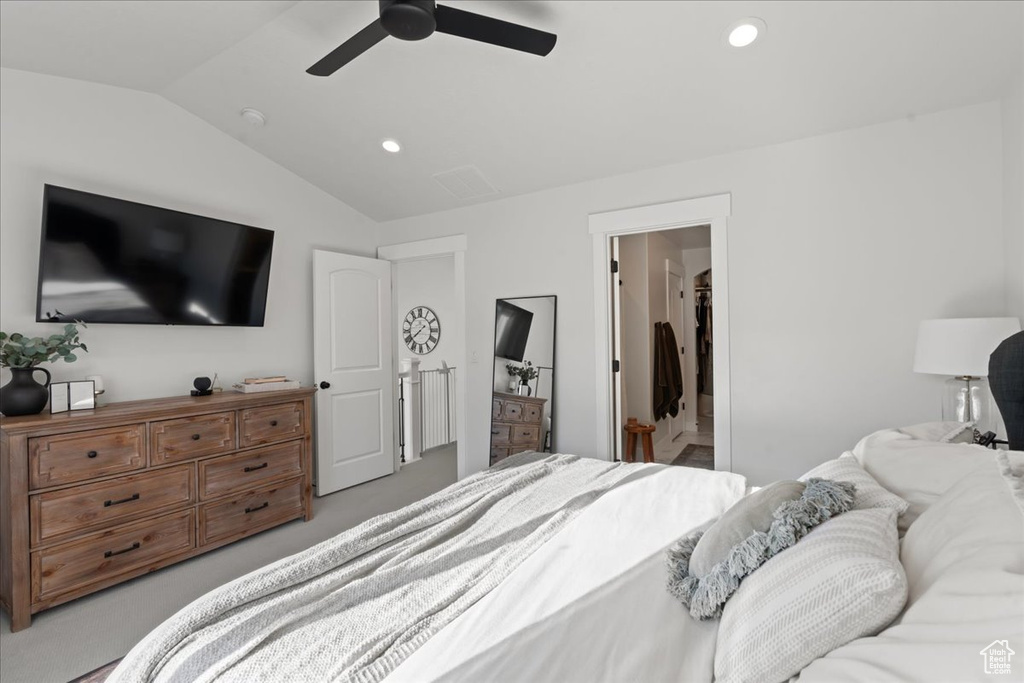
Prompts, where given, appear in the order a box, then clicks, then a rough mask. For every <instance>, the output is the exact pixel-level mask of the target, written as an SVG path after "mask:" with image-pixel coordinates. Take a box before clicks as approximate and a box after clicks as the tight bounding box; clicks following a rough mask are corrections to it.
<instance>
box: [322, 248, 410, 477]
mask: <svg viewBox="0 0 1024 683" xmlns="http://www.w3.org/2000/svg"><path fill="white" fill-rule="evenodd" d="M391 326H392V321H391V262H390V261H381V260H378V259H372V258H363V257H360V256H351V255H349V254H338V253H335V252H331V251H317V250H314V252H313V369H314V371H315V373H316V375H315V376H316V382H317V384H319V385H320V391H318V392H317V396H316V416H317V430H316V439H317V441H316V443H317V459H316V460H317V476H316V494H317V495H318V496H323V495H326V494H328V493H332V492H334V491H337V490H339V489H343V488H348V487H349V486H355V485H356V484H361V483H362V482H364V481H369V480H370V479H376V478H378V477H383V476H385V475H388V474H392V473H393V472H394V471H395V440H394V394H395V383H396V382H397V381H398V379H397V375H396V374H395V370H394V359H393V357H392V338H391Z"/></svg>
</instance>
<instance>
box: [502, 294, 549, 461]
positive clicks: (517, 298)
mask: <svg viewBox="0 0 1024 683" xmlns="http://www.w3.org/2000/svg"><path fill="white" fill-rule="evenodd" d="M523 299H551V301H552V304H553V306H552V308H553V316H554V320H553V321H552V323H551V368H550V370H551V398H550V399H549V401H550V406H551V408H550V415H551V450H550V451H538V452H539V453H545V452H550V453H557V452H558V451H557V450H556V449H555V386H556V385H555V368H556V367H558V295H557V294H537V295H534V296H500V297H497V298H495V299H494V326H493V331H492V333H491V392H490V393H491V400H492V401H493V400H494V392H495V389H494V361H495V360H496V359H497V356H495V355H494V351H495V347H496V346H497V345H498V302H499V301H522V300H523ZM535 367H539V366H535ZM538 379H540V378H539V377H538ZM490 429H491V430H493V429H494V412H493V411H492V412H491V423H490ZM543 447H544V444H543V442H542V443H541V448H543ZM490 449H491V441H490V435H489V436H488V440H487V453H488V456H487V462H488V467H490V466H491V465H490Z"/></svg>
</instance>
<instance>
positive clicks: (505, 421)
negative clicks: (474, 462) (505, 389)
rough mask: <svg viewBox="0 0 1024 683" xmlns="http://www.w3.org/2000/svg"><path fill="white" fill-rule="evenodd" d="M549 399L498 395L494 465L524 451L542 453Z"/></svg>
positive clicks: (493, 416)
mask: <svg viewBox="0 0 1024 683" xmlns="http://www.w3.org/2000/svg"><path fill="white" fill-rule="evenodd" d="M546 402H547V399H545V398H533V397H530V396H516V395H515V394H503V393H500V392H494V396H493V398H492V400H491V464H492V465H493V464H494V463H496V462H498V461H499V460H501V459H503V458H507V457H508V456H510V455H515V454H516V453H522V452H523V451H539V450H542V448H543V439H544V404H545V403H546Z"/></svg>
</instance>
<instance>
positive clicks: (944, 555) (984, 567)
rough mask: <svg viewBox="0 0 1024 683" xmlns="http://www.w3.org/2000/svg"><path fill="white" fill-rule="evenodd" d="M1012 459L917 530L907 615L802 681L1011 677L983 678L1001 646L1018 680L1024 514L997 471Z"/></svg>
mask: <svg viewBox="0 0 1024 683" xmlns="http://www.w3.org/2000/svg"><path fill="white" fill-rule="evenodd" d="M1005 456H1010V460H1012V456H1013V454H1012V453H1010V454H1006V453H1002V454H999V455H998V456H997V457H996V458H994V459H990V460H986V461H985V463H984V464H983V465H982V466H981V467H979V468H978V469H976V470H974V472H972V473H971V474H969V475H967V476H966V477H964V479H963V480H962V481H960V482H958V483H957V484H956V485H955V486H953V487H952V488H951V489H950V490H949V491H948V492H947V493H946V494H945V495H943V496H941V497H940V499H939V500H937V501H936V502H935V503H934V504H933V505H932V506H931V507H929V508H928V509H927V510H926V511H925V512H924V513H923V514H922V515H921V517H920V518H919V519H918V520H917V522H915V523H914V525H913V526H912V527H910V530H909V531H908V532H907V535H906V537H905V538H904V539H903V544H902V549H901V553H900V557H901V560H902V563H903V566H904V568H905V570H906V573H907V582H908V584H909V591H910V598H909V601H908V602H907V608H906V610H905V611H904V613H903V614H902V615H900V617H899V618H898V619H897V620H896V621H895V622H894V623H893V625H892V626H890V627H889V628H887V629H886V630H884V631H882V632H881V633H879V634H878V635H877V636H875V637H872V638H861V639H859V640H855V641H853V642H852V643H849V644H848V645H845V646H843V647H840V648H838V649H837V650H835V651H834V652H831V653H829V654H828V655H826V656H825V657H822V658H821V659H818V660H816V661H815V662H813V663H811V664H810V665H809V666H808V667H807V668H806V669H804V670H803V671H802V672H801V673H800V679H799V680H800V683H811V682H812V681H813V682H814V683H818V682H819V681H821V682H825V683H836V682H837V681H866V680H872V681H875V680H891V681H910V680H914V681H988V680H996V679H1003V680H1009V679H1012V678H1013V677H1012V676H991V675H987V674H985V673H984V669H983V663H984V658H983V656H982V655H981V650H982V649H984V648H986V647H987V646H988V645H989V644H990V643H992V642H993V641H996V640H1008V641H1009V643H1010V646H1011V647H1012V648H1013V649H1014V650H1016V651H1017V653H1018V654H1017V655H1016V656H1014V657H1013V660H1012V662H1011V664H1012V667H1013V669H1012V671H1013V673H1016V674H1018V676H1019V668H1018V666H1019V665H1021V662H1020V661H1019V659H1018V658H1019V657H1020V656H1021V648H1020V647H1019V645H1020V644H1024V514H1022V513H1021V509H1020V507H1018V505H1017V503H1016V502H1015V500H1014V495H1013V490H1012V486H1013V484H1014V483H1015V482H1014V481H1013V480H1012V479H1010V478H1009V477H1007V476H1006V475H1005V474H1004V473H1001V472H1000V467H997V464H996V461H997V460H998V461H1001V462H1000V464H1001V465H1002V466H1003V469H1005V467H1006V464H1007V459H1006V457H1005ZM847 514H853V513H847ZM809 537H810V535H808V538H809ZM805 540H806V539H805ZM803 542H804V541H801V543H803ZM798 546H799V544H798ZM759 571H764V568H762V569H760V570H759ZM755 576H756V574H755ZM735 599H736V597H735V596H734V597H733V600H735ZM730 604H732V603H730ZM727 609H728V608H727Z"/></svg>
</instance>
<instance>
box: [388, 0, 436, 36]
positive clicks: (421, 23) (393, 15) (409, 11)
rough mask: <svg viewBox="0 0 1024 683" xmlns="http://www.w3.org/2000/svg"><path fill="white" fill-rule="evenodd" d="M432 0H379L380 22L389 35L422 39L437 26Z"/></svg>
mask: <svg viewBox="0 0 1024 683" xmlns="http://www.w3.org/2000/svg"><path fill="white" fill-rule="evenodd" d="M434 7H435V3H434V0H380V23H381V26H383V27H384V30H385V31H387V32H388V34H389V35H392V36H394V37H395V38H401V39H402V40H423V39H424V38H426V37H427V36H429V35H430V34H431V33H433V32H434V29H436V28H437V22H436V21H435V20H434Z"/></svg>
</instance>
